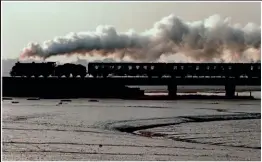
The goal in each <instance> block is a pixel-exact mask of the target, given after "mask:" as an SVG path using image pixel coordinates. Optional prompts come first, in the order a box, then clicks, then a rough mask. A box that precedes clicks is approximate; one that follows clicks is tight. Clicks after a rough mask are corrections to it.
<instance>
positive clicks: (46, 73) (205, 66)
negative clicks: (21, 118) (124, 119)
mask: <svg viewBox="0 0 262 162" xmlns="http://www.w3.org/2000/svg"><path fill="white" fill-rule="evenodd" d="M87 68H88V70H87V69H86V67H85V66H83V65H80V64H71V63H66V64H63V65H57V64H56V63H55V62H46V63H34V62H33V63H19V62H18V63H16V64H15V66H13V68H12V70H11V72H10V75H11V76H12V77H17V76H20V77H40V76H43V77H63V76H65V77H67V78H69V77H79V76H80V77H81V78H84V77H86V76H87V75H91V76H93V77H104V78H105V77H110V76H122V77H123V76H133V77H134V76H146V77H159V78H161V77H163V76H170V77H182V78H183V77H188V76H214V77H217V76H227V77H235V78H238V77H241V76H247V77H249V78H253V77H256V78H257V77H259V78H260V77H261V70H260V63H94V62H93V63H88V67H87Z"/></svg>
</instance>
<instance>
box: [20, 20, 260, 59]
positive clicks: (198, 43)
mask: <svg viewBox="0 0 262 162" xmlns="http://www.w3.org/2000/svg"><path fill="white" fill-rule="evenodd" d="M260 28H261V27H260V26H257V25H255V24H252V23H249V24H247V25H246V26H244V27H241V26H240V25H238V24H232V23H231V19H230V18H226V19H222V18H221V17H220V16H219V15H213V16H210V17H209V18H207V19H205V20H203V21H196V22H185V21H183V20H182V19H180V18H179V17H176V16H175V15H170V16H167V17H164V18H163V19H161V20H160V21H158V22H156V23H155V24H154V25H153V27H152V28H151V29H149V30H147V31H145V32H142V33H136V32H135V31H133V30H130V31H128V32H126V33H120V32H117V31H116V29H115V28H114V27H112V26H98V27H97V28H96V31H95V32H79V33H69V34H68V35H66V36H61V37H56V38H54V39H52V40H48V41H45V42H43V43H42V44H39V43H30V44H29V45H28V47H26V48H24V49H23V51H22V53H21V55H20V58H34V57H36V58H37V57H38V58H43V59H47V58H50V57H53V56H72V55H78V56H79V55H80V56H88V57H96V56H97V57H100V58H114V59H118V60H122V61H124V60H132V61H138V62H154V61H167V62H177V61H178V60H179V61H180V62H181V61H187V62H260V59H261V54H260V48H261V39H260V36H261V31H260V30H261V29H260Z"/></svg>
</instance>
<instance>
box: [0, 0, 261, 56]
mask: <svg viewBox="0 0 262 162" xmlns="http://www.w3.org/2000/svg"><path fill="white" fill-rule="evenodd" d="M170 14H175V15H177V16H179V17H181V18H182V19H184V20H186V21H195V20H202V19H205V18H207V17H209V16H211V15H214V14H219V15H221V16H223V17H232V19H233V22H235V23H240V24H242V25H245V24H247V23H248V22H253V23H256V24H260V23H261V22H260V21H261V5H260V2H252V3H251V2H249V3H247V2H233V3H232V2H231V3H229V2H225V3H222V2H217V3H214V2H204V3H200V2H191V3H186V2H183V3H178V2H168V3H167V2H161V3H160V2H143V3H142V2H140V3H139V2H133V3H132V2H128V3H124V2H123V3H120V2H117V3H116V2H111V3H110V2H98V3H94V2H1V17H2V18H1V21H2V22H1V29H2V31H1V33H2V34H1V36H2V57H3V58H16V57H18V56H19V54H20V52H21V50H22V49H23V48H24V47H25V46H26V45H27V44H28V43H29V42H35V41H37V42H40V43H41V42H43V41H45V40H48V39H52V38H54V37H55V36H63V35H65V34H67V33H69V32H79V31H90V30H95V28H96V27H97V26H98V25H112V26H114V27H116V29H117V30H118V31H121V32H124V31H127V30H128V29H130V28H132V29H134V30H135V31H137V32H142V31H144V30H146V29H149V28H151V27H152V26H153V24H154V22H156V21H159V20H160V19H161V18H163V17H165V16H168V15H170Z"/></svg>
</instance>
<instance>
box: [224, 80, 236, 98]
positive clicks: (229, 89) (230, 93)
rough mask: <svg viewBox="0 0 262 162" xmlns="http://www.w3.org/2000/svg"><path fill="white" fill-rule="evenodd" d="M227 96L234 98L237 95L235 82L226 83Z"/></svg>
mask: <svg viewBox="0 0 262 162" xmlns="http://www.w3.org/2000/svg"><path fill="white" fill-rule="evenodd" d="M225 90H226V97H229V98H232V97H234V96H235V91H236V85H235V84H233V83H228V84H226V85H225Z"/></svg>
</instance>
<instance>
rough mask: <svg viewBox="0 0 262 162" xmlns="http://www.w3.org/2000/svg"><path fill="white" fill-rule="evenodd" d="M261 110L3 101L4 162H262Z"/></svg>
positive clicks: (238, 105)
mask: <svg viewBox="0 0 262 162" xmlns="http://www.w3.org/2000/svg"><path fill="white" fill-rule="evenodd" d="M12 102H13V103H12ZM260 108H261V106H260V100H243V101H242V100H238V101H230V100H228V101H227V100H214V101H213V100H182V101H181V100H176V101H162V100H161V101H150V100H147V101H143V100H139V101H129V100H120V99H115V100H114V99H103V100H100V99H98V101H96V102H93V101H90V100H89V99H72V100H66V101H65V100H64V101H61V100H59V99H54V100H47V99H46V100H44V99H40V100H33V99H31V100H28V99H27V98H13V99H12V100H4V101H3V109H2V110H3V111H2V116H3V117H2V121H3V125H2V128H3V138H2V140H3V160H48V161H49V160H211V161H212V160H260V158H261V157H260V151H261V146H260V134H261V127H260V113H261V109H260ZM127 128H133V129H129V131H126V130H127ZM134 128H135V129H134Z"/></svg>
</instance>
